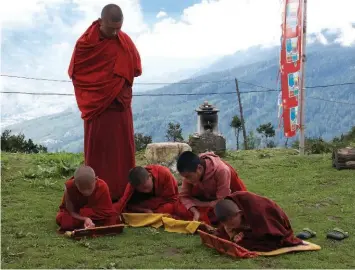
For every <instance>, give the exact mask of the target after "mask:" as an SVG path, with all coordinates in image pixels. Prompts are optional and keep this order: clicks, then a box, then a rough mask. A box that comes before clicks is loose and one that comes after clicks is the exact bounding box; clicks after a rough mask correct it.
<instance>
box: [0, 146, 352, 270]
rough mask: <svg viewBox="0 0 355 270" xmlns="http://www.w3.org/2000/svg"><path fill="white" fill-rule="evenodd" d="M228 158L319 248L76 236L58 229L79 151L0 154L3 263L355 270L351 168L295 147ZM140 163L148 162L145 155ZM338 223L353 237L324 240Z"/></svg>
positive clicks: (138, 234) (150, 234)
mask: <svg viewBox="0 0 355 270" xmlns="http://www.w3.org/2000/svg"><path fill="white" fill-rule="evenodd" d="M226 160H227V161H228V162H230V163H231V164H232V165H233V166H234V167H235V168H236V169H237V170H238V172H239V174H240V176H241V178H242V179H243V180H244V181H245V183H246V185H247V187H248V189H249V190H250V191H253V192H256V193H259V194H261V195H265V196H267V197H269V198H271V199H273V200H275V201H276V202H277V203H278V204H279V205H281V207H283V209H284V210H285V211H286V212H287V213H288V215H289V217H290V219H291V222H292V224H293V227H294V230H295V231H299V230H301V229H302V228H304V227H309V228H311V229H313V230H315V231H316V232H317V238H315V239H313V242H315V243H317V244H319V245H321V246H322V250H321V251H319V252H305V253H295V254H288V255H283V256H278V257H273V258H263V257H259V258H255V259H245V260H235V259H232V258H229V257H227V256H221V255H219V254H218V253H217V252H216V251H214V250H212V249H208V248H206V247H204V246H203V245H202V244H201V242H200V239H199V237H198V236H197V235H179V234H172V233H166V232H164V231H163V230H154V229H151V228H139V229H130V228H128V229H126V230H125V231H124V233H123V234H121V235H119V236H116V237H102V238H96V239H86V240H82V241H72V240H70V239H66V238H64V237H63V236H60V235H57V234H56V229H57V226H56V224H55V215H56V211H57V209H58V205H59V203H60V201H61V196H62V192H63V183H64V181H65V179H66V178H67V177H68V176H69V175H70V174H72V172H73V170H74V169H75V167H76V166H78V165H79V164H80V163H81V162H82V157H81V155H74V154H38V155H22V154H7V153H2V160H1V168H2V181H1V184H2V189H1V195H2V208H1V210H2V220H1V221H2V224H1V225H2V226H1V230H2V241H1V255H2V256H1V262H2V268H355V261H354V246H355V237H354V234H355V229H354V220H355V219H354V215H355V214H354V212H355V211H354V206H353V205H354V204H353V202H354V197H355V190H354V180H355V173H354V171H350V170H344V171H336V170H335V169H333V168H332V167H331V160H330V155H325V156H322V155H315V156H306V157H300V156H298V155H296V153H295V152H294V151H293V150H288V151H286V150H263V151H246V152H233V153H229V154H228V155H227V156H226ZM137 162H138V164H144V163H145V160H144V158H143V156H142V154H138V156H137ZM334 227H340V228H342V229H344V230H346V231H348V232H349V233H350V237H349V238H348V239H346V240H344V241H341V242H333V241H330V240H327V239H326V238H325V235H326V233H327V231H328V230H330V229H332V228H334Z"/></svg>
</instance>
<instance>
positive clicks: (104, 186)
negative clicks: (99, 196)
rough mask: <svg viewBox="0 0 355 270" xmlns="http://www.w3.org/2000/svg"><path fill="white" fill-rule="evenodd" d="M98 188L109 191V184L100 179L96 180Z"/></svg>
mask: <svg viewBox="0 0 355 270" xmlns="http://www.w3.org/2000/svg"><path fill="white" fill-rule="evenodd" d="M96 186H97V189H98V190H108V189H109V188H108V185H107V183H106V182H105V181H104V180H102V179H100V178H97V179H96Z"/></svg>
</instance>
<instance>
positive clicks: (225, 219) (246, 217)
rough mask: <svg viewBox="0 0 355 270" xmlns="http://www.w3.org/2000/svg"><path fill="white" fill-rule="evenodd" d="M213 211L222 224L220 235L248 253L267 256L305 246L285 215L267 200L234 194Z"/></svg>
mask: <svg viewBox="0 0 355 270" xmlns="http://www.w3.org/2000/svg"><path fill="white" fill-rule="evenodd" d="M214 211H215V214H216V217H217V219H218V220H219V221H220V222H221V223H222V226H221V228H220V229H219V230H218V231H217V235H219V236H220V237H223V238H226V239H228V240H231V241H233V242H235V243H237V244H238V245H240V246H242V247H244V248H246V249H248V250H251V251H265V252H266V251H272V250H275V249H279V248H282V247H290V246H297V245H301V244H302V240H300V239H298V238H296V237H295V236H294V234H293V231H292V228H291V224H290V221H289V220H288V217H287V215H286V214H285V212H284V211H283V210H282V209H281V208H280V207H279V206H278V205H277V204H276V203H275V202H273V201H272V200H270V199H268V198H265V197H261V196H258V195H256V194H254V193H251V192H235V193H233V194H231V195H230V196H228V197H226V198H225V199H224V200H221V201H219V202H218V203H217V204H216V206H215V209H214Z"/></svg>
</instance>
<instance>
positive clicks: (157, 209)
mask: <svg viewBox="0 0 355 270" xmlns="http://www.w3.org/2000/svg"><path fill="white" fill-rule="evenodd" d="M128 181H129V183H128V185H127V187H126V190H125V193H124V195H123V197H122V198H121V199H120V200H119V202H118V203H115V204H114V207H115V209H116V212H117V213H118V214H121V213H122V211H127V212H135V213H167V214H173V212H174V204H175V202H176V201H177V199H178V186H177V181H176V180H175V178H174V176H173V175H172V173H171V172H170V170H169V169H168V168H166V167H163V166H160V165H148V166H146V167H145V168H143V167H139V166H138V167H135V168H133V169H132V170H131V171H130V172H129V176H128Z"/></svg>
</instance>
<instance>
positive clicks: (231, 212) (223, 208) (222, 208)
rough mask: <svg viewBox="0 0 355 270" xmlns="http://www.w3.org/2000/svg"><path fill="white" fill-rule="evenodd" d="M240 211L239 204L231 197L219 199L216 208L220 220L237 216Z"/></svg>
mask: <svg viewBox="0 0 355 270" xmlns="http://www.w3.org/2000/svg"><path fill="white" fill-rule="evenodd" d="M240 211H241V210H240V209H239V207H238V205H237V204H236V203H235V202H233V201H232V200H230V199H224V200H221V201H219V202H218V203H217V204H216V206H215V208H214V212H215V214H216V217H217V219H218V220H219V221H226V220H227V219H228V218H230V217H233V216H236V215H237V214H238V213H239V212H240Z"/></svg>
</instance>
